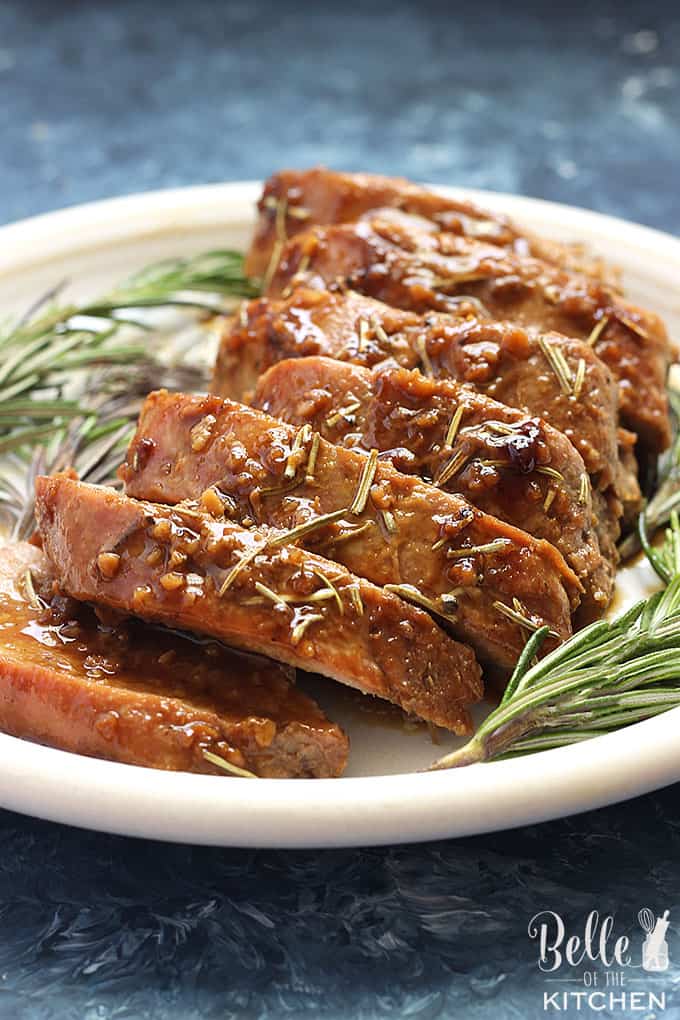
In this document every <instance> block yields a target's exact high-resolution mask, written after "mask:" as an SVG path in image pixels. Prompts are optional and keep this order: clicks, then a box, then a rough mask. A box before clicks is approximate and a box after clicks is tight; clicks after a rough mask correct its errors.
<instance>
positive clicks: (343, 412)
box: [324, 400, 361, 429]
mask: <svg viewBox="0 0 680 1020" xmlns="http://www.w3.org/2000/svg"><path fill="white" fill-rule="evenodd" d="M360 407H361V403H360V401H358V400H355V401H353V402H352V403H351V404H347V406H346V407H341V408H340V410H339V411H335V412H334V413H333V414H331V415H329V416H328V418H326V420H325V421H324V425H325V426H326V428H328V429H332V428H333V426H334V425H337V424H338V422H339V421H340V419H341V418H346V419H347V418H349V416H350V415H352V414H354V412H355V411H358V410H359V408H360Z"/></svg>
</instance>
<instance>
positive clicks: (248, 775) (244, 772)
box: [202, 751, 258, 779]
mask: <svg viewBox="0 0 680 1020" xmlns="http://www.w3.org/2000/svg"><path fill="white" fill-rule="evenodd" d="M202 754H203V757H204V758H205V760H206V761H209V762H210V764H211V765H216V766H217V768H218V769H224V771H225V772H229V773H230V774H231V775H232V776H238V777H239V778H240V779H257V778H258V777H257V776H256V775H255V773H254V772H249V771H248V769H242V768H241V767H240V766H239V765H233V764H232V763H231V762H230V761H227V759H226V758H222V757H221V755H219V754H213V752H212V751H203V752H202Z"/></svg>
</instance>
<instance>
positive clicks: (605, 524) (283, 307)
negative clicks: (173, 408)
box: [212, 287, 641, 549]
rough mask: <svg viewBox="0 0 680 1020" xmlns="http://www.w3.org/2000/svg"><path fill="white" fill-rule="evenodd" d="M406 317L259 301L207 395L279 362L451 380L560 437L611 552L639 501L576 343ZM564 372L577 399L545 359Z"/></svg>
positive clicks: (604, 402) (366, 307) (599, 371)
mask: <svg viewBox="0 0 680 1020" xmlns="http://www.w3.org/2000/svg"><path fill="white" fill-rule="evenodd" d="M473 312H474V309H473V308H471V309H470V316H469V317H468V318H465V317H459V316H453V315H449V314H446V313H435V312H431V313H429V314H428V315H427V316H422V315H418V314H416V313H414V312H409V311H403V310H400V309H397V308H393V307H391V306H389V305H386V304H384V303H383V302H381V301H376V300H373V299H372V298H368V297H366V296H365V295H362V294H358V293H356V292H355V291H348V292H346V293H336V292H330V291H317V290H312V289H309V288H306V287H298V288H295V289H294V290H293V292H292V293H291V294H290V295H289V296H288V297H287V298H284V299H281V300H267V299H257V300H255V301H252V302H249V303H248V304H247V305H244V306H243V308H242V314H241V315H240V316H238V318H236V319H230V320H228V321H227V323H226V325H225V330H224V333H223V336H222V339H221V342H220V348H219V354H218V358H217V363H216V367H215V374H214V378H213V385H212V389H213V392H214V393H217V394H219V395H220V396H231V397H232V398H235V399H243V398H244V397H245V399H250V398H251V396H252V392H253V390H254V388H255V386H256V385H257V379H258V377H259V375H260V374H261V373H262V372H264V371H266V369H267V368H269V367H270V366H271V365H274V364H276V363H277V362H278V361H281V360H283V359H284V358H295V357H306V356H310V355H314V354H321V355H326V356H328V357H333V358H336V359H338V360H342V361H347V362H351V363H352V364H359V365H364V366H366V367H375V366H377V365H381V364H383V363H385V362H387V363H389V364H393V365H395V364H396V365H401V366H403V367H405V368H419V369H421V370H422V371H423V372H424V373H426V374H428V375H430V376H434V377H435V378H437V379H442V378H448V379H455V380H457V381H459V382H461V383H465V384H466V385H467V386H469V387H472V388H474V389H475V390H476V391H477V392H479V393H483V394H484V395H486V396H488V397H492V398H493V399H495V400H497V401H500V402H502V403H503V404H506V405H508V406H509V407H517V408H520V409H522V410H524V411H526V412H528V413H529V414H530V415H535V416H538V417H540V418H542V419H543V420H544V421H546V422H548V423H549V424H550V425H551V426H552V427H553V428H554V429H557V430H559V431H560V432H562V433H564V435H566V436H567V438H568V439H569V440H570V441H571V443H572V444H573V445H574V447H575V448H576V450H577V451H578V453H579V454H580V456H581V457H582V458H583V461H584V463H585V466H586V470H587V471H588V473H589V475H590V479H591V485H592V488H593V490H595V491H597V492H600V493H602V498H598V500H597V503H598V536H599V539H600V544H601V547H602V548H603V549H605V548H606V549H612V548H613V546H614V544H615V542H616V539H617V538H618V536H619V531H620V526H619V519H620V517H621V515H622V513H623V512H624V507H625V509H626V515H627V516H629V517H632V516H634V514H635V513H636V512H637V510H638V509H639V507H640V503H641V497H640V489H639V485H638V482H637V474H636V464H635V461H634V459H633V458H631V457H630V456H629V455H628V456H627V457H626V459H625V463H622V460H621V457H620V450H619V442H618V429H617V416H618V397H617V388H616V386H615V384H614V381H613V379H612V376H611V373H610V372H609V370H608V369H607V367H606V366H605V365H604V364H603V362H602V361H601V360H600V359H599V358H598V356H597V355H596V354H595V353H594V352H593V351H592V349H591V348H590V347H589V346H588V345H587V344H586V343H584V342H583V341H582V340H576V339H573V338H570V337H564V336H562V335H560V334H557V333H553V334H550V335H548V336H537V335H534V334H532V333H531V332H528V331H527V330H524V329H522V328H520V327H518V326H514V325H512V324H511V323H502V322H491V321H489V320H486V319H484V318H480V317H479V316H475V315H474V314H472V313H473ZM550 357H552V358H553V362H554V359H555V357H557V358H558V359H559V360H560V363H561V361H564V362H565V363H566V366H567V373H568V376H569V377H570V378H571V379H572V380H573V386H574V388H577V389H576V393H574V392H571V393H567V392H565V387H564V386H563V385H562V383H561V381H560V378H559V377H558V375H557V374H556V372H555V369H554V367H553V362H551V361H550V360H549V358H550Z"/></svg>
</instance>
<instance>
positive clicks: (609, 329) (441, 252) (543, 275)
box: [269, 215, 671, 453]
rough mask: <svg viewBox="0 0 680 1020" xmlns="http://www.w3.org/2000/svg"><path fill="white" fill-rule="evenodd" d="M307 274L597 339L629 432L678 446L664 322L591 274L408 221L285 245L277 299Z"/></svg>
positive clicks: (365, 224) (433, 307) (366, 224)
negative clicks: (669, 392)
mask: <svg viewBox="0 0 680 1020" xmlns="http://www.w3.org/2000/svg"><path fill="white" fill-rule="evenodd" d="M300 274H302V276H304V277H306V278H308V279H309V280H310V281H311V282H312V283H313V284H314V285H315V286H317V285H319V284H323V285H325V286H328V285H337V284H338V282H339V281H340V282H342V284H343V285H344V286H349V287H352V288H354V289H357V290H360V291H362V292H363V293H365V294H368V295H370V296H372V297H375V298H378V299H379V300H381V301H385V302H386V303H388V304H391V305H395V306H397V307H401V308H405V309H409V310H412V311H415V312H429V311H439V312H448V313H451V314H458V315H460V314H469V312H470V311H471V308H472V310H473V311H474V310H475V309H474V308H473V306H471V305H470V303H469V302H467V303H466V300H465V299H466V298H472V300H473V302H475V303H480V302H481V305H482V309H483V314H486V315H488V316H489V317H491V318H493V319H506V320H512V321H513V322H515V323H517V324H518V325H520V326H523V327H531V328H533V329H538V330H540V331H542V332H543V333H549V332H551V331H557V332H559V333H562V334H565V335H567V336H572V337H577V338H581V339H586V338H590V339H591V342H592V346H593V349H594V351H595V352H596V354H597V355H598V356H599V357H600V358H601V359H602V360H603V361H604V363H605V364H606V365H607V366H608V367H609V368H610V370H611V371H612V373H613V374H614V376H615V378H616V380H617V383H618V387H619V401H620V414H621V420H622V423H623V425H624V426H625V427H626V428H629V429H630V430H631V431H633V432H635V433H637V435H638V436H639V437H640V441H641V443H642V444H643V446H644V447H645V448H646V449H648V450H649V451H650V452H652V453H656V452H659V451H661V450H663V449H665V448H666V447H667V446H668V444H669V442H670V437H671V432H670V421H669V413H668V399H667V395H666V373H667V370H668V365H669V362H670V353H671V352H670V344H669V341H668V336H667V334H666V330H665V328H664V325H663V323H662V322H661V320H660V319H659V317H658V316H656V315H655V314H654V313H652V312H649V311H646V310H644V309H641V308H638V307H636V306H634V305H632V304H630V303H629V302H627V301H624V300H623V299H622V298H621V297H620V296H619V294H618V293H616V292H615V291H612V290H611V289H609V288H607V287H605V286H603V285H601V284H599V283H598V282H596V281H594V280H592V279H590V278H588V277H586V276H583V275H577V274H573V273H567V272H564V271H561V270H559V269H557V268H555V267H553V266H550V265H547V264H546V263H545V262H541V261H539V260H538V259H534V258H529V257H524V258H523V257H520V256H518V255H516V254H515V253H513V252H510V251H507V250H505V249H502V248H498V247H496V246H494V245H491V244H485V243H483V242H480V241H472V240H469V239H468V238H463V237H459V236H457V235H455V234H450V233H448V234H447V233H442V232H435V231H432V230H427V229H423V228H422V225H421V224H420V222H419V221H418V220H417V219H415V218H413V217H410V218H409V217H408V216H406V215H402V216H401V217H400V219H399V221H398V222H394V221H393V220H386V219H384V218H383V219H380V218H378V217H374V218H372V219H369V218H367V219H365V220H362V221H360V222H358V223H352V224H344V225H341V226H332V227H318V228H315V229H314V230H310V231H308V232H307V233H304V234H300V235H299V236H298V237H296V238H295V239H294V240H292V241H290V242H288V244H286V245H285V246H284V247H283V250H282V252H281V257H280V260H279V263H278V268H277V271H276V272H275V274H274V276H273V279H272V281H271V285H270V287H269V296H272V297H277V296H281V295H282V294H285V293H287V292H288V289H289V288H290V286H291V284H292V283H294V282H295V280H296V279H297V278H299V276H300ZM476 310H477V312H479V309H478V308H477V309H476Z"/></svg>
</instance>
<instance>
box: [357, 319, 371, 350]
mask: <svg viewBox="0 0 680 1020" xmlns="http://www.w3.org/2000/svg"><path fill="white" fill-rule="evenodd" d="M357 333H358V336H359V343H358V345H357V354H361V352H362V351H363V349H364V347H365V346H366V343H367V341H368V339H369V333H370V326H369V324H368V322H367V321H366V319H359V322H358V327H357Z"/></svg>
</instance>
